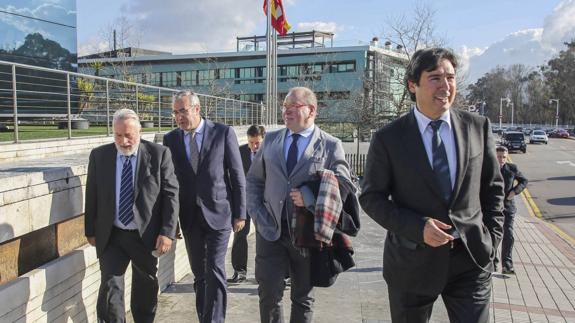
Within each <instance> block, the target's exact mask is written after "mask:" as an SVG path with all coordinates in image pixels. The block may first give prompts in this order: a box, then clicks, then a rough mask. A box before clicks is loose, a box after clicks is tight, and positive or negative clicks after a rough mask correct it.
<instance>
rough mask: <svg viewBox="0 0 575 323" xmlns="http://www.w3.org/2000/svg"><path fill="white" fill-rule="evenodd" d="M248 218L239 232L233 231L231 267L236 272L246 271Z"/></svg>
mask: <svg viewBox="0 0 575 323" xmlns="http://www.w3.org/2000/svg"><path fill="white" fill-rule="evenodd" d="M250 222H251V221H250V218H247V219H246V224H245V226H244V228H243V229H241V230H240V231H239V232H235V233H234V242H233V244H232V267H233V268H234V271H235V272H237V273H244V274H245V273H246V272H247V269H248V234H249V233H250Z"/></svg>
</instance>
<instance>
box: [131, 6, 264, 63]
mask: <svg viewBox="0 0 575 323" xmlns="http://www.w3.org/2000/svg"><path fill="white" fill-rule="evenodd" d="M123 14H124V15H125V16H126V18H127V19H128V20H130V21H132V22H133V24H134V27H135V28H134V29H135V30H138V31H139V32H141V34H142V35H143V36H142V37H141V39H140V41H139V46H141V47H144V48H149V49H156V50H163V51H168V52H172V53H176V54H182V53H191V52H198V51H222V50H233V49H235V47H236V37H237V36H246V35H252V34H253V32H254V30H255V28H256V24H257V23H258V22H259V21H263V20H264V19H265V16H264V14H263V9H262V2H261V0H242V1H235V0H219V1H213V0H196V1H163V2H162V5H161V6H158V1H156V0H131V1H129V2H128V3H126V5H125V6H124V9H123Z"/></svg>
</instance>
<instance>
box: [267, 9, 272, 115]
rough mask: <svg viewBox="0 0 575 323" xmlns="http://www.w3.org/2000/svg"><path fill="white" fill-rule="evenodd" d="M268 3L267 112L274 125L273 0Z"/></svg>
mask: <svg viewBox="0 0 575 323" xmlns="http://www.w3.org/2000/svg"><path fill="white" fill-rule="evenodd" d="M266 1H267V13H266V16H267V25H266V27H267V28H266V110H267V116H266V119H267V121H268V124H271V123H272V116H271V113H272V105H271V102H272V100H271V96H272V85H271V84H272V74H271V73H272V62H271V58H272V53H271V51H272V41H271V38H272V34H271V31H272V30H273V29H272V6H271V1H273V0H266Z"/></svg>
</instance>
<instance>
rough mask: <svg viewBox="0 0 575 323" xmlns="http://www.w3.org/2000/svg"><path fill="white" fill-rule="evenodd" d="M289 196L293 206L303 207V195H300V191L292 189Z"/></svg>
mask: <svg viewBox="0 0 575 323" xmlns="http://www.w3.org/2000/svg"><path fill="white" fill-rule="evenodd" d="M289 196H290V197H291V200H292V201H293V204H294V205H295V206H299V207H305V205H304V202H303V195H302V194H301V191H300V190H298V189H295V188H292V190H291V192H290V193H289Z"/></svg>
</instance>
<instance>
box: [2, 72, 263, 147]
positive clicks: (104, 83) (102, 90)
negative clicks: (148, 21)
mask: <svg viewBox="0 0 575 323" xmlns="http://www.w3.org/2000/svg"><path fill="white" fill-rule="evenodd" d="M177 91H178V90H176V89H171V88H165V87H158V86H151V85H146V84H140V83H135V82H128V81H123V80H116V79H110V78H104V77H99V76H94V75H87V74H80V73H73V72H67V71H61V70H55V69H49V68H43V67H36V66H30V65H24V64H18V63H12V62H6V61H0V141H4V142H20V141H22V140H29V139H46V138H73V137H80V136H90V135H108V136H109V135H111V133H112V116H113V114H114V112H115V111H116V110H118V109H122V108H130V109H132V110H134V111H136V112H137V113H138V114H139V116H140V119H141V120H142V123H143V126H144V130H145V131H157V132H162V131H167V130H170V129H172V128H173V127H174V126H175V124H174V120H173V118H172V116H171V112H172V107H171V106H172V96H173V94H174V93H175V92H177ZM198 96H199V98H200V103H201V106H202V115H203V116H205V117H207V118H209V119H211V120H213V121H216V122H221V123H225V124H228V125H232V126H241V125H250V124H264V125H269V124H271V123H272V122H271V120H272V119H273V118H271V116H270V115H269V114H268V113H267V110H266V108H265V106H264V105H262V104H258V103H253V102H247V101H240V100H235V99H229V98H225V97H217V96H212V95H207V94H200V93H198Z"/></svg>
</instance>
